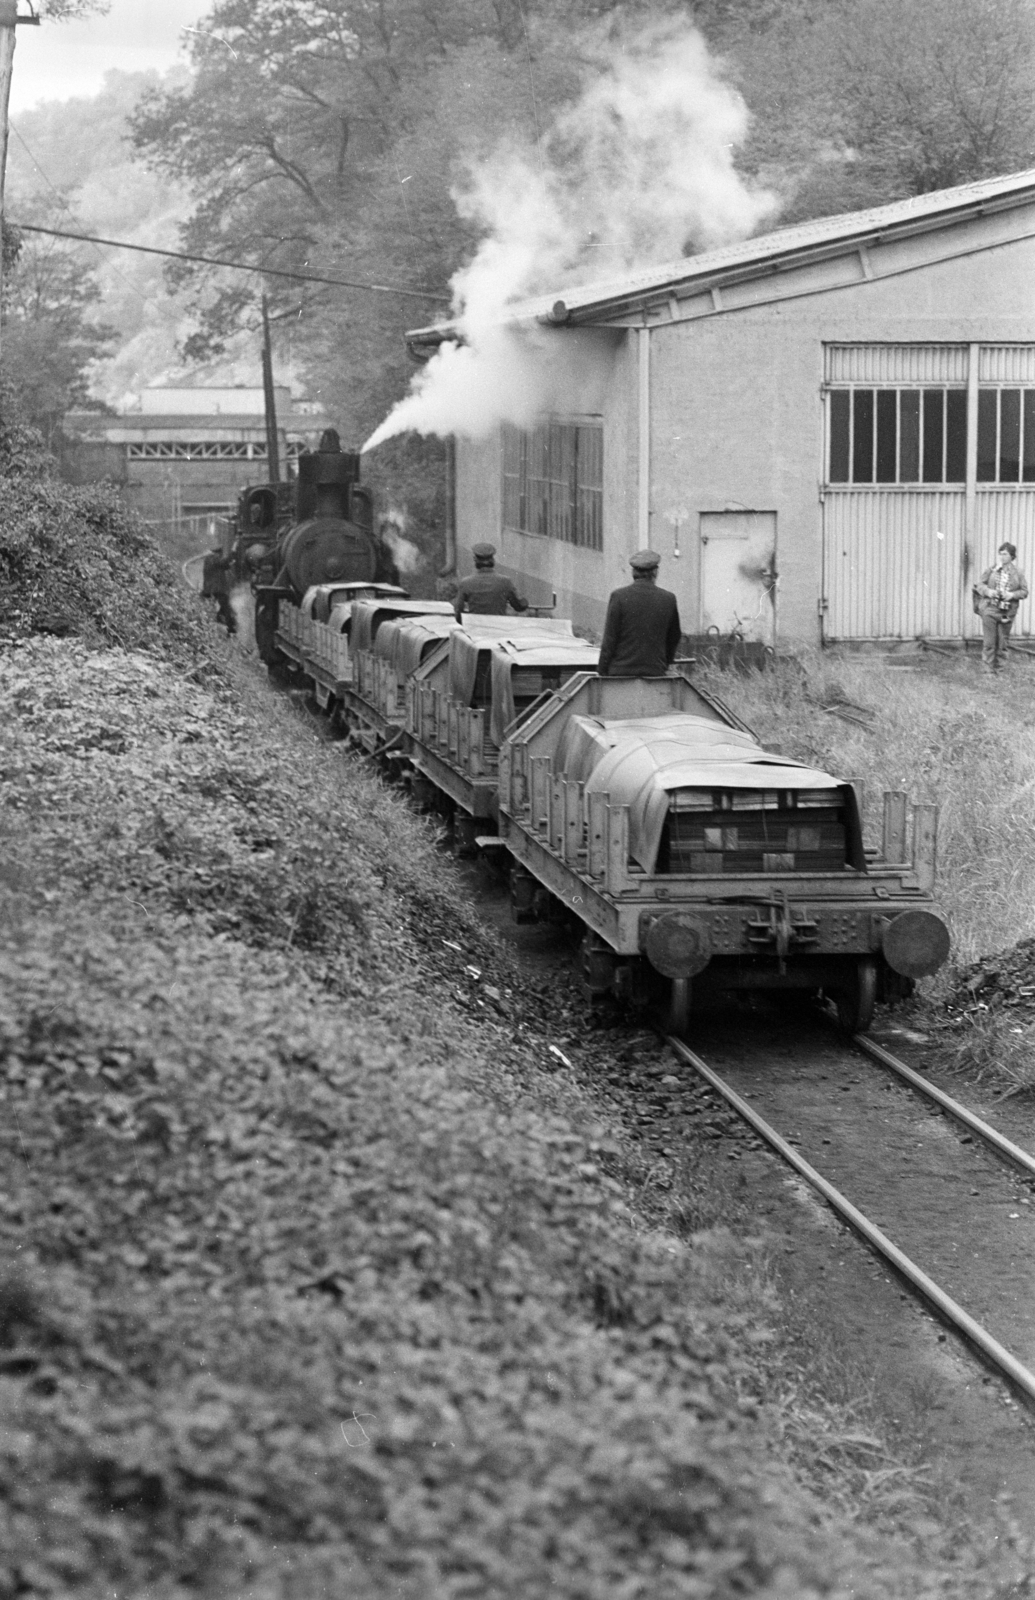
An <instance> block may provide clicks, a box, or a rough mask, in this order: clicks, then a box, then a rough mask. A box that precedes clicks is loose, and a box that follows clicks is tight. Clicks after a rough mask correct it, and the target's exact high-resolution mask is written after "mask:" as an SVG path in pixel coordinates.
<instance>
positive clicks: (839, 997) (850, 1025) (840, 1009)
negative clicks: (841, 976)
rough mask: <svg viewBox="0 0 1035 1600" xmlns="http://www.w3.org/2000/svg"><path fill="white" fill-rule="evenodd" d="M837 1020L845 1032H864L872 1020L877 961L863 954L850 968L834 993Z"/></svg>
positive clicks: (875, 996)
mask: <svg viewBox="0 0 1035 1600" xmlns="http://www.w3.org/2000/svg"><path fill="white" fill-rule="evenodd" d="M833 998H834V1003H835V1005H836V1006H837V1020H838V1022H839V1023H840V1024H841V1026H842V1028H844V1030H845V1032H846V1033H864V1032H865V1031H866V1029H867V1028H868V1027H869V1026H870V1023H871V1022H872V1021H873V1005H874V1001H875V1000H876V998H877V963H876V962H875V961H874V960H873V958H872V956H863V957H862V958H861V959H860V960H858V961H857V962H856V963H855V965H854V967H853V968H852V969H851V972H850V973H849V975H848V977H847V978H846V980H845V983H844V986H843V988H840V989H838V991H837V992H836V994H835V995H834V997H833Z"/></svg>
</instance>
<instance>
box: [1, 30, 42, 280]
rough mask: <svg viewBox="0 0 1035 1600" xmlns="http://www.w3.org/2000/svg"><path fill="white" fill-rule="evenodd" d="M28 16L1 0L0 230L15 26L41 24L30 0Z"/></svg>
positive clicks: (5, 172) (2, 264)
mask: <svg viewBox="0 0 1035 1600" xmlns="http://www.w3.org/2000/svg"><path fill="white" fill-rule="evenodd" d="M29 12H30V15H29V16H27V17H20V16H19V15H18V0H0V232H2V229H3V221H4V179H5V177H6V174H7V108H8V105H9V104H10V100H11V73H12V71H13V69H14V30H15V28H16V27H17V26H18V24H19V23H20V22H21V23H29V24H31V25H32V26H34V27H37V28H38V27H39V21H40V19H39V17H38V16H37V15H36V13H35V12H34V11H33V9H32V0H29ZM3 273H4V263H3V252H2V250H0V296H2V294H3V284H4V280H3Z"/></svg>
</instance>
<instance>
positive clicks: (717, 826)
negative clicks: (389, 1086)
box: [497, 673, 949, 1032]
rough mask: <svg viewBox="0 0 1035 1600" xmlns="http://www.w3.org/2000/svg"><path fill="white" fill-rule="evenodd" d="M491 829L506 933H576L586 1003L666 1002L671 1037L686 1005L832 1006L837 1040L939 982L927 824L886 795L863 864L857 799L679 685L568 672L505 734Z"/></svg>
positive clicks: (929, 811)
mask: <svg viewBox="0 0 1035 1600" xmlns="http://www.w3.org/2000/svg"><path fill="white" fill-rule="evenodd" d="M497 810H498V830H499V840H500V843H501V844H502V845H503V846H504V847H505V848H506V850H507V851H508V852H509V854H510V856H511V858H512V861H513V867H512V897H513V905H514V910H515V914H516V915H517V917H518V918H519V920H522V919H527V920H532V919H534V918H535V917H536V916H537V915H548V914H550V910H551V906H552V908H553V910H554V911H556V909H557V908H556V902H559V903H560V904H561V905H563V906H564V907H566V908H567V910H568V911H569V913H571V914H573V915H574V916H576V917H577V918H578V919H579V921H580V922H581V923H582V924H583V926H584V928H585V935H584V938H583V941H582V948H581V963H582V970H583V975H584V977H585V980H586V982H587V984H588V986H589V988H590V990H591V992H594V993H597V994H604V993H606V992H608V991H611V992H613V993H615V994H616V995H618V996H620V997H622V998H625V999H627V1000H631V1001H634V1002H643V1001H646V1000H647V999H648V998H650V997H651V994H652V993H653V994H655V995H656V994H657V991H658V988H659V985H667V992H668V1003H669V1009H670V1025H671V1027H672V1029H673V1031H679V1032H682V1031H684V1030H685V1028H686V1026H687V1023H688V1021H689V1017H690V1011H691V1000H692V990H693V989H696V990H697V992H698V994H699V995H700V994H701V993H702V992H710V993H720V992H724V991H737V990H741V991H759V990H798V991H806V992H813V993H819V992H822V993H823V994H825V995H827V996H829V997H830V998H831V999H832V1000H833V1001H834V1002H835V1004H836V1006H837V1010H838V1015H839V1018H840V1021H841V1023H842V1025H843V1026H844V1027H846V1028H848V1029H849V1030H851V1031H853V1032H854V1031H858V1030H860V1029H863V1028H865V1027H867V1026H868V1024H869V1021H870V1019H871V1016H872V1012H873V1006H874V1002H875V1000H876V999H878V998H892V997H894V996H896V995H902V994H905V993H908V992H909V991H910V990H911V988H912V985H913V982H914V980H915V979H917V978H919V977H923V976H926V975H929V974H930V973H933V972H935V971H937V969H938V968H939V967H940V966H941V965H942V963H943V962H944V961H945V959H946V957H947V955H948V949H949V936H948V931H947V929H946V927H945V924H944V922H943V921H942V919H941V918H940V917H939V916H938V915H937V914H936V913H935V912H934V910H933V909H932V907H931V897H932V890H933V887H934V873H935V848H936V827H937V808H936V807H934V806H926V805H917V806H915V807H914V808H913V827H912V847H911V849H910V850H909V852H908V853H907V849H906V831H907V830H906V823H907V804H906V796H905V795H902V794H886V795H885V796H884V815H883V842H882V848H881V850H880V852H879V853H878V852H876V851H874V852H867V851H866V850H865V849H864V844H863V835H862V826H861V818H860V801H859V793H858V786H856V785H854V784H853V783H851V782H847V781H844V780H841V779H838V778H834V777H831V776H830V775H829V774H827V773H824V772H818V771H815V770H813V769H811V768H807V767H802V766H799V765H797V764H796V763H794V762H792V761H789V760H787V759H785V758H782V757H780V756H776V755H772V754H770V753H768V752H766V751H765V750H763V749H762V747H761V746H760V745H759V744H758V742H757V740H756V739H755V738H754V736H753V735H752V734H751V733H750V732H749V731H748V730H747V729H746V728H745V727H744V726H743V725H742V724H740V723H738V721H737V719H736V718H735V717H733V716H732V715H731V714H730V713H729V712H728V711H727V710H726V708H725V707H723V706H722V705H721V704H720V703H719V702H718V701H716V700H713V699H712V698H710V697H709V696H707V695H705V694H703V693H702V692H701V691H700V690H698V689H696V688H695V687H694V686H693V685H692V684H691V683H690V682H689V681H688V680H687V679H684V678H682V677H673V678H654V679H632V678H598V677H596V676H593V675H591V674H589V673H579V674H577V675H575V676H573V677H571V678H570V680H569V681H568V682H567V683H566V684H564V685H563V686H562V687H560V688H559V689H557V690H555V691H554V692H553V693H552V694H550V695H549V696H548V697H547V698H546V699H545V700H544V702H543V703H542V704H541V705H540V706H538V707H533V708H532V710H531V711H530V713H529V714H528V715H527V716H526V718H525V719H524V720H523V721H522V722H521V723H520V724H519V725H518V726H517V727H512V728H510V729H509V730H508V732H507V736H506V738H505V739H504V740H503V742H502V744H501V747H500V751H499V766H498V803H497Z"/></svg>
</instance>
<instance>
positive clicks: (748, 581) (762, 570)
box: [700, 511, 777, 645]
mask: <svg viewBox="0 0 1035 1600" xmlns="http://www.w3.org/2000/svg"><path fill="white" fill-rule="evenodd" d="M776 579H777V573H776V512H775V511H702V513H701V588H700V594H701V628H700V631H701V633H707V632H708V631H709V629H711V628H717V629H718V631H719V633H721V634H723V635H725V636H729V635H730V634H735V635H738V636H739V637H740V638H742V639H754V640H757V641H758V642H759V643H761V644H768V645H772V644H774V643H775V641H776Z"/></svg>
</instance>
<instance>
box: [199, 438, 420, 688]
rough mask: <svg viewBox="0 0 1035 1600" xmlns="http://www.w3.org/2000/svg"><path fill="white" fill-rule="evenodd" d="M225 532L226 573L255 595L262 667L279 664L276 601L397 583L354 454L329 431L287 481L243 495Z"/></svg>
mask: <svg viewBox="0 0 1035 1600" xmlns="http://www.w3.org/2000/svg"><path fill="white" fill-rule="evenodd" d="M227 531H228V534H229V545H230V571H231V574H232V578H233V581H234V582H236V583H248V584H250V585H251V588H252V591H253V593H254V596H255V642H256V647H257V649H258V651H259V655H260V656H261V658H262V660H263V661H265V662H266V664H267V666H270V667H278V666H283V665H284V664H285V662H286V659H287V658H285V655H284V652H283V651H282V650H281V649H280V648H279V646H278V643H277V633H278V620H279V615H280V606H281V603H282V602H287V603H289V604H293V605H296V606H297V605H298V604H299V602H300V601H301V600H302V598H303V596H304V595H305V594H306V593H307V591H308V590H310V589H312V588H313V587H314V586H316V585H326V584H341V585H344V586H346V587H350V586H353V585H357V586H365V585H370V584H374V585H389V586H397V585H398V581H399V574H398V572H397V571H396V568H395V564H394V562H393V561H392V558H391V554H390V552H389V551H388V549H387V548H386V546H385V545H384V544H383V543H382V541H381V540H380V539H378V538H377V536H376V534H375V532H374V508H373V499H372V496H371V493H370V490H369V489H367V488H365V487H363V486H362V485H361V484H360V481H359V455H358V454H357V453H355V452H352V451H348V450H342V448H341V445H340V443H339V440H338V435H337V433H336V432H335V431H334V429H333V428H328V429H327V430H326V431H325V432H324V434H323V436H322V438H321V440H320V447H319V449H318V450H314V451H309V452H306V453H304V454H302V455H301V456H299V458H298V477H297V478H296V479H295V481H294V482H293V483H286V484H284V483H282V484H258V485H252V486H250V487H248V488H245V489H243V490H242V491H241V494H240V496H239V498H238V503H237V511H236V515H235V516H234V517H233V519H232V520H231V525H230V528H229V529H228V530H227Z"/></svg>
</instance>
